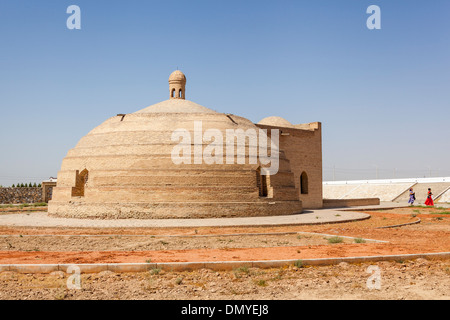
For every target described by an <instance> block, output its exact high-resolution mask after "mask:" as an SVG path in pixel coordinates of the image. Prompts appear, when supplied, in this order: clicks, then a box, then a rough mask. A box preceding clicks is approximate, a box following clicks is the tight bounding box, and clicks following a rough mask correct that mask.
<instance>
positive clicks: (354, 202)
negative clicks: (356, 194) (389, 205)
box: [323, 198, 380, 208]
mask: <svg viewBox="0 0 450 320" xmlns="http://www.w3.org/2000/svg"><path fill="white" fill-rule="evenodd" d="M379 204H380V199H379V198H363V199H323V207H324V208H341V207H357V206H372V205H379Z"/></svg>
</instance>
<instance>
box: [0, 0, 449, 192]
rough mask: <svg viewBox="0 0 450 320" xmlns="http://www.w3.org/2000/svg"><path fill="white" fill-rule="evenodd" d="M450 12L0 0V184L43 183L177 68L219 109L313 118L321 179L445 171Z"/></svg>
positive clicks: (192, 95) (429, 4)
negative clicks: (372, 21)
mask: <svg viewBox="0 0 450 320" xmlns="http://www.w3.org/2000/svg"><path fill="white" fill-rule="evenodd" d="M72 4H75V5H78V6H79V7H80V8H81V30H69V29H67V27H66V20H67V18H68V17H69V14H67V13H66V9H67V7H68V6H69V5H72ZM372 4H375V5H378V6H379V7H380V8H381V30H369V29H368V28H367V27H366V20H367V18H368V17H369V14H367V13H366V9H367V7H368V6H369V5H372ZM449 17H450V1H448V0H433V1H406V0H405V1H401V0H391V1H380V0H371V1H365V0H342V1H335V0H334V1H332V0H329V1H325V0H323V1H321V0H314V1H313V0H308V1H298V0H296V1H264V0H258V1H250V0H244V1H232V0H227V1H196V0H191V1H176V0H173V1H170V2H169V1H138V0H134V1H102V0H96V1H80V0H71V1H64V0H58V1H57V0H53V1H50V0H47V1H31V0H29V1H25V0H14V1H13V0H0V35H1V43H0V108H1V115H2V123H1V126H0V136H1V139H0V150H1V157H0V164H1V165H0V184H2V185H11V184H13V183H17V182H24V183H25V182H35V181H36V182H39V181H41V180H42V179H45V178H48V177H50V176H56V174H57V172H58V170H59V168H60V165H61V161H62V159H63V158H64V156H65V155H66V153H67V151H68V150H69V149H71V148H73V147H74V146H75V145H76V143H77V142H78V140H79V139H80V138H81V137H83V136H84V135H85V134H87V133H88V132H89V131H90V130H91V129H93V128H94V127H96V126H98V125H100V124H101V123H102V122H103V121H105V120H106V119H107V118H109V117H111V116H114V115H116V114H118V113H130V112H134V111H137V110H140V109H142V108H144V107H146V106H149V105H151V104H154V103H156V102H159V101H162V100H166V99H167V98H168V83H167V79H168V76H169V74H170V73H171V72H172V71H173V70H175V69H176V68H177V67H178V68H179V69H180V70H182V71H183V72H184V73H185V74H186V75H187V78H188V82H187V92H186V98H187V99H189V100H192V101H195V102H197V103H199V104H201V105H204V106H206V107H209V108H212V109H214V110H217V111H219V112H225V113H233V114H237V115H240V116H243V117H246V118H248V119H250V120H252V121H254V122H258V121H259V120H261V119H262V118H265V117H267V116H271V115H276V116H281V117H284V118H286V119H288V120H289V121H291V122H292V123H306V122H313V121H321V122H322V124H323V166H324V180H332V179H333V175H332V172H333V169H332V168H333V166H334V167H335V168H336V170H335V173H336V179H337V180H343V179H349V180H351V179H374V178H376V168H377V167H378V176H379V178H392V177H393V176H394V169H395V175H396V177H398V178H399V177H423V176H425V175H427V176H428V175H429V174H430V169H431V175H432V176H437V175H439V176H443V175H446V176H450V166H449V158H450V148H449V147H450V129H449V119H450V111H449V110H450V90H449V88H450V18H449Z"/></svg>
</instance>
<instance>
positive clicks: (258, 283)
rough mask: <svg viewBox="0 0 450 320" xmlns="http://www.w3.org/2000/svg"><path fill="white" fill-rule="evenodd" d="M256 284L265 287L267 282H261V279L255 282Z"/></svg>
mask: <svg viewBox="0 0 450 320" xmlns="http://www.w3.org/2000/svg"><path fill="white" fill-rule="evenodd" d="M256 284H257V285H258V286H260V287H267V282H266V280H263V279H261V280H258V281H257V282H256Z"/></svg>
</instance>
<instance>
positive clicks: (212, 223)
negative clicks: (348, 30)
mask: <svg viewBox="0 0 450 320" xmlns="http://www.w3.org/2000/svg"><path fill="white" fill-rule="evenodd" d="M397 206H398V205H397ZM374 207H379V208H380V209H381V208H384V207H386V206H384V205H380V206H369V207H355V208H345V209H346V210H348V209H351V210H361V209H364V208H367V209H373V208H374ZM342 209H343V208H340V209H319V210H305V211H304V212H303V213H302V214H295V215H286V216H271V217H246V218H211V219H147V220H143V219H118V220H100V219H73V218H54V217H49V216H48V215H47V213H45V212H34V213H20V214H5V215H0V226H15V227H70V228H173V227H232V226H284V225H306V224H324V223H339V222H350V221H356V220H363V219H368V218H369V217H370V215H369V214H366V213H360V212H352V211H342Z"/></svg>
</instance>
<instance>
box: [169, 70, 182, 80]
mask: <svg viewBox="0 0 450 320" xmlns="http://www.w3.org/2000/svg"><path fill="white" fill-rule="evenodd" d="M171 81H182V82H186V76H185V75H184V73H183V72H181V71H180V70H175V71H174V72H172V73H171V74H170V76H169V82H171Z"/></svg>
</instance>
